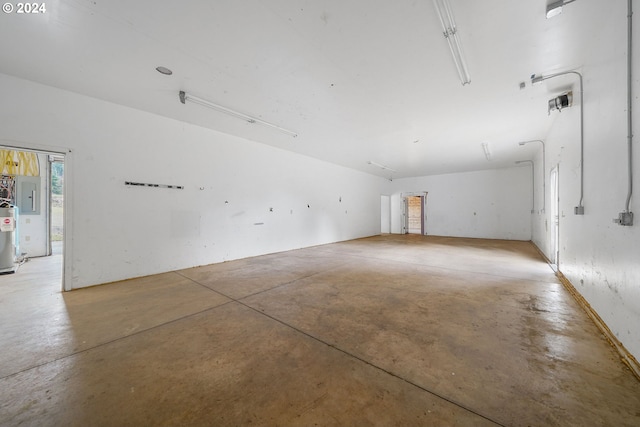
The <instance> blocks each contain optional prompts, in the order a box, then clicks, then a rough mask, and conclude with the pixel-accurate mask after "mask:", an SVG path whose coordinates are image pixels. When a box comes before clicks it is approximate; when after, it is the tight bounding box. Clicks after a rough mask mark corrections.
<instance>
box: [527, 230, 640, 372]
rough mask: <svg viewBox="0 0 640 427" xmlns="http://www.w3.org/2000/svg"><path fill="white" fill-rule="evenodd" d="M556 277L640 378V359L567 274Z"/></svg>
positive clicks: (559, 274)
mask: <svg viewBox="0 0 640 427" xmlns="http://www.w3.org/2000/svg"><path fill="white" fill-rule="evenodd" d="M531 244H532V245H533V247H534V248H536V250H537V251H538V253H540V256H542V258H543V259H544V260H545V261H546V262H547V263H548V264H549V265H551V261H550V260H549V258H547V256H546V255H545V254H544V252H542V251H541V250H540V248H539V247H538V245H536V244H535V243H533V242H531ZM556 277H557V278H558V279H559V280H560V283H562V286H564V287H565V289H566V290H567V291H569V293H570V294H571V295H572V296H573V298H574V299H575V300H576V301H577V302H578V304H580V307H582V309H583V310H584V311H585V312H586V313H587V315H588V316H589V317H590V318H591V320H592V321H593V323H595V325H596V326H597V327H598V329H600V332H602V334H603V335H604V337H605V338H606V339H607V341H609V344H611V346H612V347H613V348H614V349H615V350H616V351H617V352H618V354H619V355H620V359H621V360H622V362H623V363H624V364H625V365H627V367H628V368H629V369H630V370H631V372H632V373H633V375H635V376H636V378H637V379H638V380H640V363H638V360H637V359H636V358H635V357H633V354H631V353H629V350H627V348H626V347H625V346H624V344H622V343H621V342H620V340H618V338H616V336H615V335H614V334H613V332H611V329H609V327H608V326H607V324H606V323H605V322H604V320H602V318H601V317H600V315H598V313H597V312H596V311H595V310H594V309H593V307H591V304H589V302H588V301H587V300H586V299H585V298H584V297H583V296H582V294H581V293H580V292H578V290H577V289H576V288H575V286H573V284H572V283H571V282H570V281H569V279H567V278H566V276H565V275H564V274H562V272H561V271H560V270H559V269H558V270H557V271H556Z"/></svg>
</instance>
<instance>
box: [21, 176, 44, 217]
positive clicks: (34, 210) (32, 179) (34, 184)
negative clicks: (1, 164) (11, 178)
mask: <svg viewBox="0 0 640 427" xmlns="http://www.w3.org/2000/svg"><path fill="white" fill-rule="evenodd" d="M16 184H17V185H16V187H17V192H16V204H17V205H18V208H19V209H20V215H40V191H41V186H42V184H41V179H40V177H39V176H18V177H16Z"/></svg>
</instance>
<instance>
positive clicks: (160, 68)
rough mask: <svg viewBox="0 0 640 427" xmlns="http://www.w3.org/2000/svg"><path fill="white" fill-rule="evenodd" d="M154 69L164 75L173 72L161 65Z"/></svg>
mask: <svg viewBox="0 0 640 427" xmlns="http://www.w3.org/2000/svg"><path fill="white" fill-rule="evenodd" d="M156 71H157V72H159V73H160V74H164V75H165V76H170V75H171V74H173V71H171V70H170V69H168V68H167V67H163V66H159V67H156Z"/></svg>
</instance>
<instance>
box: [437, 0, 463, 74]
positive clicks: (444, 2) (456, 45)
mask: <svg viewBox="0 0 640 427" xmlns="http://www.w3.org/2000/svg"><path fill="white" fill-rule="evenodd" d="M433 4H434V6H435V8H436V12H438V18H440V24H442V30H443V34H444V38H445V39H447V43H449V49H451V56H452V57H453V62H454V63H455V65H456V70H457V71H458V76H459V77H460V81H461V82H462V85H463V86H464V85H466V84H469V83H471V76H470V75H469V70H468V69H467V63H466V61H465V59H464V56H463V54H462V45H461V44H460V39H459V38H458V29H457V27H456V21H455V19H454V18H453V12H452V11H451V6H450V5H449V1H448V0H433Z"/></svg>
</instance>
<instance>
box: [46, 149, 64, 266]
mask: <svg viewBox="0 0 640 427" xmlns="http://www.w3.org/2000/svg"><path fill="white" fill-rule="evenodd" d="M49 188H50V192H49V197H50V201H49V203H50V207H51V209H50V210H49V255H60V254H62V245H63V241H64V156H60V155H54V154H49Z"/></svg>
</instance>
